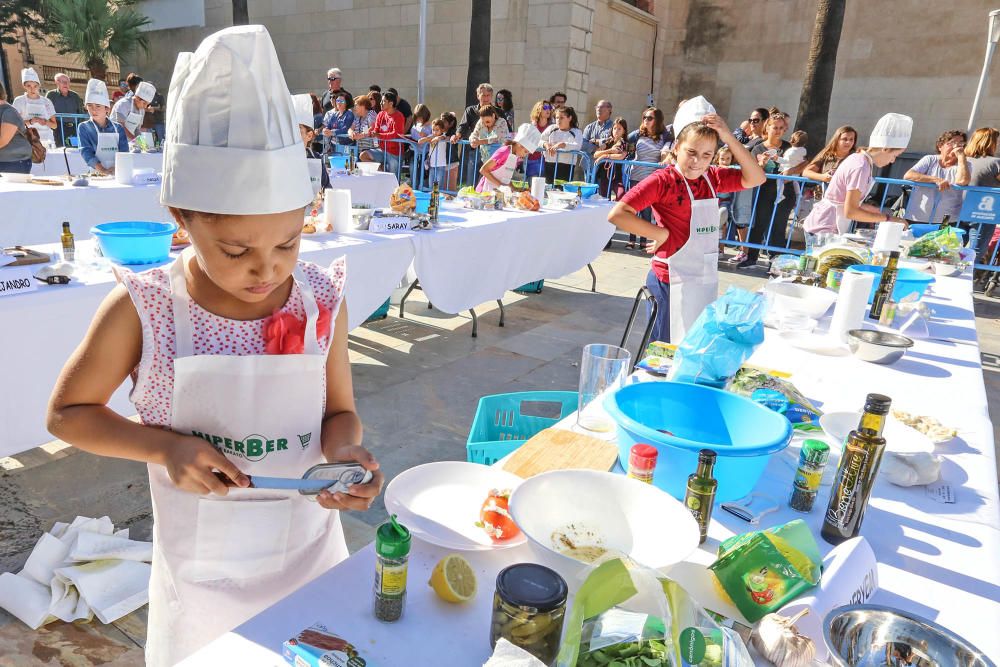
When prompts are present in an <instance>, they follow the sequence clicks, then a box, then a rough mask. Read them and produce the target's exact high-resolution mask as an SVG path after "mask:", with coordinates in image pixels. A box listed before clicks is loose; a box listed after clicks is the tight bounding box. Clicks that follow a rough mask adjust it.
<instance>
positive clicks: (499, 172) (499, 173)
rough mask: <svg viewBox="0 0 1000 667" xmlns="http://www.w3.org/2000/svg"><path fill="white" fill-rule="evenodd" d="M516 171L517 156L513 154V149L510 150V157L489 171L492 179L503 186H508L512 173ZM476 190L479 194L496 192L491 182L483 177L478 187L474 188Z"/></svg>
mask: <svg viewBox="0 0 1000 667" xmlns="http://www.w3.org/2000/svg"><path fill="white" fill-rule="evenodd" d="M516 170H517V155H516V154H515V153H514V149H511V151H510V155H509V156H507V159H506V160H504V163H503V164H502V165H500V166H499V167H497V168H496V169H494V170H493V171H491V172H490V173H491V174H493V176H494V178H496V179H497V180H498V181H500V182H501V183H503V184H504V185H509V184H510V179H512V178H514V172H515V171H516ZM476 190H478V191H479V192H493V191H494V190H496V186H495V185H493V183H492V182H490V181H489V180H487V178H486V177H485V176H483V177H482V178H481V179H479V185H478V186H476Z"/></svg>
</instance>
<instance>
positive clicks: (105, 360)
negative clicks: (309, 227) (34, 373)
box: [49, 26, 383, 666]
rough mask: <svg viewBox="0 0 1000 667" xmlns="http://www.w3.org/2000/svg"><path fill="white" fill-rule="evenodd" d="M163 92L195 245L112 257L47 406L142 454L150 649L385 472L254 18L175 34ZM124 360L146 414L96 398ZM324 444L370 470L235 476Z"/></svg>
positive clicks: (328, 556)
mask: <svg viewBox="0 0 1000 667" xmlns="http://www.w3.org/2000/svg"><path fill="white" fill-rule="evenodd" d="M220 81H225V82H226V83H227V85H220ZM170 99H171V100H173V103H172V105H171V107H170V109H169V110H168V114H167V135H168V142H167V144H166V148H165V151H164V165H163V187H162V193H161V198H160V201H161V203H162V204H164V205H165V206H167V207H169V209H170V211H171V213H172V214H173V216H174V218H175V219H176V220H177V222H178V223H179V224H180V225H181V226H182V227H183V228H184V229H186V230H187V232H188V234H189V236H190V239H191V248H190V249H189V250H187V251H185V252H184V253H182V254H181V256H180V257H179V258H178V259H177V260H176V261H174V262H173V263H172V264H170V265H169V266H165V267H160V268H154V269H151V270H149V271H145V272H143V273H139V274H132V273H127V272H126V273H125V274H124V276H123V282H124V284H123V285H119V286H118V287H116V288H115V289H114V290H113V292H112V293H111V294H110V295H109V296H108V298H107V299H105V301H104V303H103V304H102V305H101V307H100V309H99V310H98V312H97V315H96V316H95V318H94V321H93V323H92V324H91V327H90V331H89V332H88V333H87V335H86V337H85V338H84V341H83V343H81V345H80V347H79V348H78V349H77V351H76V352H75V353H74V354H73V355H72V357H71V358H70V359H69V361H68V362H67V364H66V367H65V368H64V370H63V373H62V375H61V376H60V378H59V380H58V382H57V384H56V387H55V390H54V392H53V395H52V399H51V404H50V411H49V426H50V429H51V430H52V432H53V433H54V434H56V435H57V437H59V438H62V439H64V440H65V441H67V442H69V443H71V444H73V445H75V446H77V447H80V448H81V449H84V450H86V451H89V452H92V453H95V454H100V455H104V456H114V457H119V458H127V459H132V460H137V461H143V462H146V463H147V464H148V468H149V483H150V491H151V495H152V502H153V551H154V555H153V566H152V575H151V579H150V584H149V624H148V634H147V640H146V657H147V663H148V664H149V665H154V666H158V665H173V664H175V663H176V662H178V661H180V660H182V659H183V658H185V657H186V656H187V655H190V654H191V653H192V652H194V651H195V650H197V649H198V648H200V647H201V646H203V645H205V644H206V643H208V642H209V641H211V640H212V639H214V638H216V637H218V636H220V635H222V634H224V633H225V632H227V631H228V630H230V629H232V628H234V627H235V626H237V625H239V624H240V623H242V622H243V621H245V620H247V619H248V618H250V617H251V616H253V615H255V614H256V613H258V612H260V611H261V610H263V609H264V608H266V607H268V606H270V605H271V604H273V603H274V602H276V601H277V600H279V599H281V598H283V597H285V596H286V595H288V594H289V593H291V592H292V591H294V590H296V589H298V588H299V587H301V586H303V585H304V584H306V583H308V582H309V581H310V580H311V579H313V578H314V577H316V576H317V575H319V574H320V573H322V572H324V571H325V570H327V569H328V568H330V567H331V566H333V565H335V564H336V563H337V562H339V561H340V560H341V559H343V558H345V557H346V556H347V549H346V546H345V543H344V536H343V531H342V529H341V525H340V517H339V514H338V512H337V511H336V510H364V509H367V508H368V507H369V505H370V504H371V502H372V500H373V498H374V497H375V496H377V495H378V493H379V491H380V489H381V487H382V482H383V476H382V474H381V472H380V471H379V470H378V467H379V466H378V463H377V462H376V460H375V458H374V457H373V456H372V455H371V453H369V452H368V451H367V450H366V449H364V448H363V447H362V446H361V439H362V428H361V420H360V419H359V417H358V415H357V412H356V410H355V406H354V395H353V389H352V386H351V371H350V365H349V361H348V356H347V309H346V306H345V305H344V280H345V266H344V261H343V259H340V260H337V261H335V262H334V263H333V264H332V265H331V266H330V268H329V269H328V270H324V269H321V268H320V267H318V266H315V265H312V264H308V263H305V262H301V261H299V260H298V251H299V239H300V234H301V231H302V220H303V207H304V206H306V205H307V204H308V203H309V202H310V200H311V199H312V197H313V194H312V188H311V187H310V185H309V177H308V171H307V168H306V161H305V156H304V155H303V149H302V141H301V138H300V136H299V130H298V127H297V123H296V118H295V112H294V109H293V106H292V100H291V97H290V96H289V94H288V87H287V85H286V84H285V78H284V76H283V75H282V72H281V69H280V67H279V65H278V59H277V56H276V54H275V51H274V46H273V44H272V43H271V38H270V36H269V35H268V33H267V31H266V30H265V29H264V28H263V27H262V26H237V27H232V28H227V29H226V30H222V31H221V32H218V33H215V34H214V35H211V36H210V37H208V38H207V39H206V40H205V41H204V42H202V44H201V45H200V46H199V47H198V49H197V51H195V52H194V53H193V54H191V53H182V54H180V55H179V56H178V59H177V64H176V65H175V68H174V74H173V78H172V81H171V85H170ZM130 375H131V377H132V378H133V381H134V387H133V389H132V394H131V397H132V400H133V402H134V403H135V407H136V410H137V411H138V413H139V417H140V420H141V423H135V422H132V421H130V420H128V419H125V418H124V417H122V416H120V415H118V414H115V413H114V412H112V411H111V410H110V409H109V408H108V407H107V402H108V400H109V399H110V398H111V395H112V394H113V393H114V391H115V389H116V388H117V387H118V386H119V385H120V384H121V382H122V381H123V380H124V379H125V378H126V377H128V376H130ZM328 461H329V462H334V461H336V462H341V461H342V462H355V463H358V464H360V465H362V466H364V467H365V468H366V469H367V470H370V471H372V472H373V475H374V476H373V479H372V481H371V482H370V483H368V484H365V485H357V486H352V487H350V488H349V489H348V490H347V492H346V493H340V492H338V493H333V494H331V493H329V492H328V491H324V492H323V493H322V494H320V495H319V497H318V502H311V501H309V500H307V499H306V497H305V496H301V495H299V494H298V492H294V491H293V492H271V491H265V490H262V489H253V488H246V487H248V486H249V479H248V475H250V476H257V475H265V476H274V477H301V476H302V474H303V473H304V472H305V471H306V470H307V469H308V468H310V467H311V466H313V465H315V464H318V463H324V462H328ZM216 473H218V474H216Z"/></svg>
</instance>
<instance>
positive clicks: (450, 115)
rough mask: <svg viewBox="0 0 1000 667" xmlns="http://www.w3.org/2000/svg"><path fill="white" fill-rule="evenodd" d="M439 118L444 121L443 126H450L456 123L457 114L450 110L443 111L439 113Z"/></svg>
mask: <svg viewBox="0 0 1000 667" xmlns="http://www.w3.org/2000/svg"><path fill="white" fill-rule="evenodd" d="M441 120H443V121H444V123H445V128H452V127H455V126H456V125H458V116H456V115H455V113H454V112H452V111H445V112H444V113H443V114H441Z"/></svg>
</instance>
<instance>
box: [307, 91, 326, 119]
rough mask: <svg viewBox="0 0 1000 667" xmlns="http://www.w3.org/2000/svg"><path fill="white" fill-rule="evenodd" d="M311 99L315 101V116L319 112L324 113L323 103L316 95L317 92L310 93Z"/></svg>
mask: <svg viewBox="0 0 1000 667" xmlns="http://www.w3.org/2000/svg"><path fill="white" fill-rule="evenodd" d="M309 99H311V100H312V103H313V115H314V116H315V115H316V114H318V113H323V104H322V103H321V102H320V101H319V98H318V97H316V93H309Z"/></svg>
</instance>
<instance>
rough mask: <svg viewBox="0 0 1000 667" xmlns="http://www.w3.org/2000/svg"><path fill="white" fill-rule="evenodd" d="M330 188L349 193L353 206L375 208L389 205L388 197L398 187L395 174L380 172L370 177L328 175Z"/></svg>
mask: <svg viewBox="0 0 1000 667" xmlns="http://www.w3.org/2000/svg"><path fill="white" fill-rule="evenodd" d="M330 187H331V188H334V189H343V190H350V191H351V202H352V203H354V204H371V205H372V206H374V207H375V208H381V207H383V206H388V205H389V197H391V196H392V193H393V192H394V191H395V190H396V188H397V187H399V181H397V180H396V175H395V174H390V173H386V172H384V171H380V172H378V173H375V174H372V175H371V176H350V175H348V174H346V173H341V174H337V173H336V172H331V173H330Z"/></svg>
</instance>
